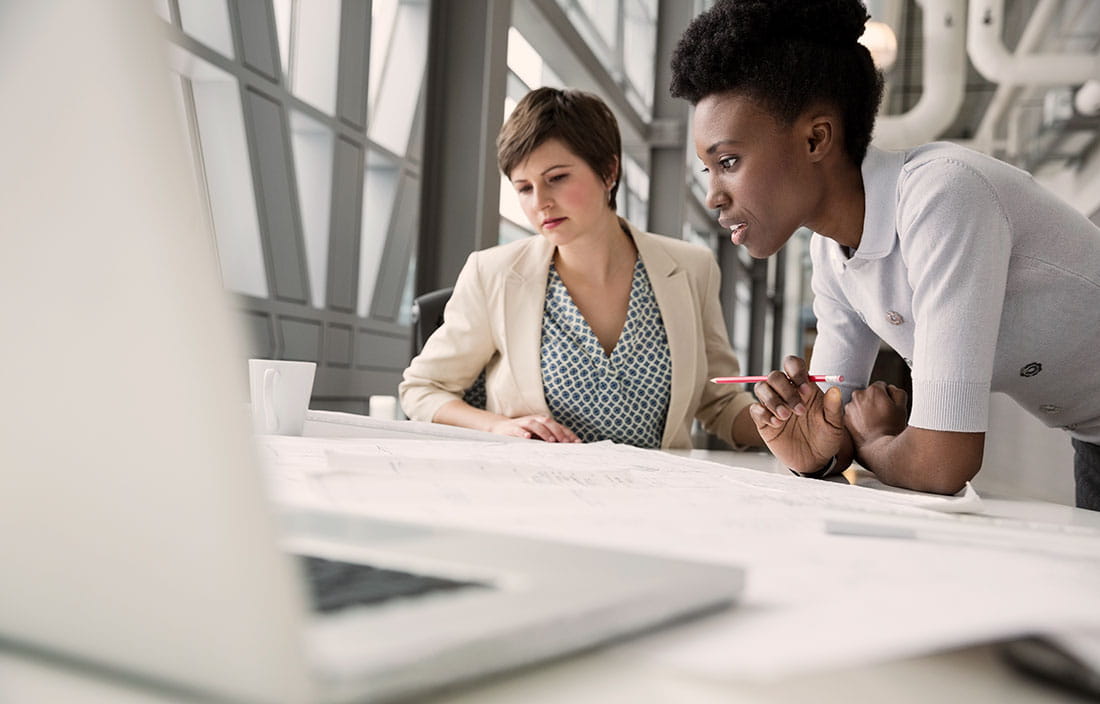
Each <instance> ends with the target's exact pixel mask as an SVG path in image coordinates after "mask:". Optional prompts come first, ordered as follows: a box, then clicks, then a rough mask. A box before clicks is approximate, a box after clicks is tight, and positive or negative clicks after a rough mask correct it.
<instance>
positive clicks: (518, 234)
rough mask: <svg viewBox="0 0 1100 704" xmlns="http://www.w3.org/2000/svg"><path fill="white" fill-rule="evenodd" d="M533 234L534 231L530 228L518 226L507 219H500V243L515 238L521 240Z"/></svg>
mask: <svg viewBox="0 0 1100 704" xmlns="http://www.w3.org/2000/svg"><path fill="white" fill-rule="evenodd" d="M533 234H535V233H533V232H532V231H531V230H528V229H526V228H523V227H519V226H518V225H516V224H515V223H513V222H511V221H509V220H504V219H501V221H500V244H508V243H509V242H515V241H516V240H522V239H525V238H527V237H530V236H531V235H533Z"/></svg>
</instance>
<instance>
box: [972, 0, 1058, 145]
mask: <svg viewBox="0 0 1100 704" xmlns="http://www.w3.org/2000/svg"><path fill="white" fill-rule="evenodd" d="M1057 9H1058V2H1057V0H1042V1H1041V2H1040V3H1039V5H1038V6H1036V7H1035V9H1034V10H1033V11H1032V13H1031V17H1029V18H1028V20H1027V26H1026V27H1024V32H1023V34H1021V35H1020V41H1019V42H1017V43H1016V55H1017V56H1029V55H1031V52H1032V51H1033V50H1034V49H1035V47H1037V46H1039V41H1040V40H1041V39H1042V34H1043V31H1044V30H1045V29H1046V27H1047V25H1048V24H1050V22H1051V18H1053V17H1054V13H1055V11H1056V10H1057ZM1019 91H1020V86H1018V85H1016V81H1015V80H1014V79H1013V80H1010V81H1007V82H1001V83H998V84H997V89H996V91H994V93H993V98H992V99H991V100H990V101H989V105H988V106H986V110H985V113H984V114H983V115H982V121H981V124H979V125H978V129H977V130H976V131H975V132H974V136H973V138H972V139H971V140H970V142H969V144H968V146H971V147H973V148H975V149H977V150H979V151H982V152H985V153H986V154H993V153H994V152H995V151H996V150H997V149H998V148H1001V149H1003V148H1004V146H1005V141H1004V137H1003V136H998V135H997V130H998V129H999V128H1000V126H1001V120H1002V119H1003V117H1004V113H1005V112H1006V111H1007V110H1008V109H1009V107H1011V105H1012V101H1013V100H1014V99H1015V96H1016V94H1017V93H1018V92H1019ZM959 141H960V143H966V142H964V141H963V140H959Z"/></svg>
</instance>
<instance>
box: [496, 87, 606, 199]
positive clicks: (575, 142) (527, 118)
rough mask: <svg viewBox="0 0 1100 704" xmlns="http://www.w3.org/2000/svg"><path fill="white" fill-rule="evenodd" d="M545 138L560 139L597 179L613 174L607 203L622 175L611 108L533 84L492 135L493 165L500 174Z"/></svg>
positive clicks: (572, 92) (581, 95)
mask: <svg viewBox="0 0 1100 704" xmlns="http://www.w3.org/2000/svg"><path fill="white" fill-rule="evenodd" d="M548 139H560V140H561V141H562V142H563V143H564V144H565V146H566V147H568V148H569V151H571V152H573V153H574V154H576V155H577V156H578V157H580V158H581V159H583V160H584V162H585V163H586V164H588V166H589V167H591V169H592V170H593V171H595V172H596V174H597V175H599V177H600V178H602V179H605V180H606V179H612V178H613V179H614V185H612V187H611V193H610V198H609V203H610V206H611V209H612V210H615V207H616V205H615V195H616V193H618V191H619V181H620V179H621V177H622V168H621V166H620V165H621V163H622V151H623V148H622V137H621V136H620V135H619V123H618V121H617V120H616V119H615V115H614V114H613V113H612V112H611V109H610V108H608V107H607V105H606V104H605V103H604V102H603V101H602V100H600V98H599V97H598V96H595V95H593V94H591V93H585V92H584V91H579V90H568V89H566V90H560V89H558V88H536V89H535V90H533V91H531V92H530V93H528V94H527V95H525V96H523V99H522V100H520V101H519V104H517V105H516V108H515V110H513V111H512V114H511V115H509V116H508V119H507V120H506V121H505V122H504V127H502V128H501V130H500V134H499V135H498V136H497V164H499V166H500V170H501V171H502V172H503V173H504V175H505V176H508V177H511V175H512V171H513V170H514V169H515V168H516V167H517V166H519V165H520V164H521V163H523V162H524V161H526V160H527V158H528V157H529V156H531V152H533V151H535V150H536V149H538V148H539V147H540V146H542V143H543V142H545V141H546V140H548Z"/></svg>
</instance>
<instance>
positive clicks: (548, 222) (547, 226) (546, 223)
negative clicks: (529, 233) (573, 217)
mask: <svg viewBox="0 0 1100 704" xmlns="http://www.w3.org/2000/svg"><path fill="white" fill-rule="evenodd" d="M565 221H566V218H546V219H545V220H543V221H542V228H543V229H544V230H553V229H554V228H555V227H557V226H558V225H560V224H562V223H563V222H565Z"/></svg>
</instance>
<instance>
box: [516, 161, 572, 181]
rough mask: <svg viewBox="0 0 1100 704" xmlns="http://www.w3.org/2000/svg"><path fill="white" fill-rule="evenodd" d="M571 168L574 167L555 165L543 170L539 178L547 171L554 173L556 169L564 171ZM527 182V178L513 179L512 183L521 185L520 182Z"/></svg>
mask: <svg viewBox="0 0 1100 704" xmlns="http://www.w3.org/2000/svg"><path fill="white" fill-rule="evenodd" d="M570 166H572V164H554V165H553V166H547V167H546V168H545V169H543V170H542V172H541V173H539V176H542V175H543V174H545V173H546V172H547V171H553V170H554V169H564V168H567V167H570ZM526 180H527V179H525V178H517V179H512V183H520V182H522V181H526Z"/></svg>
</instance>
